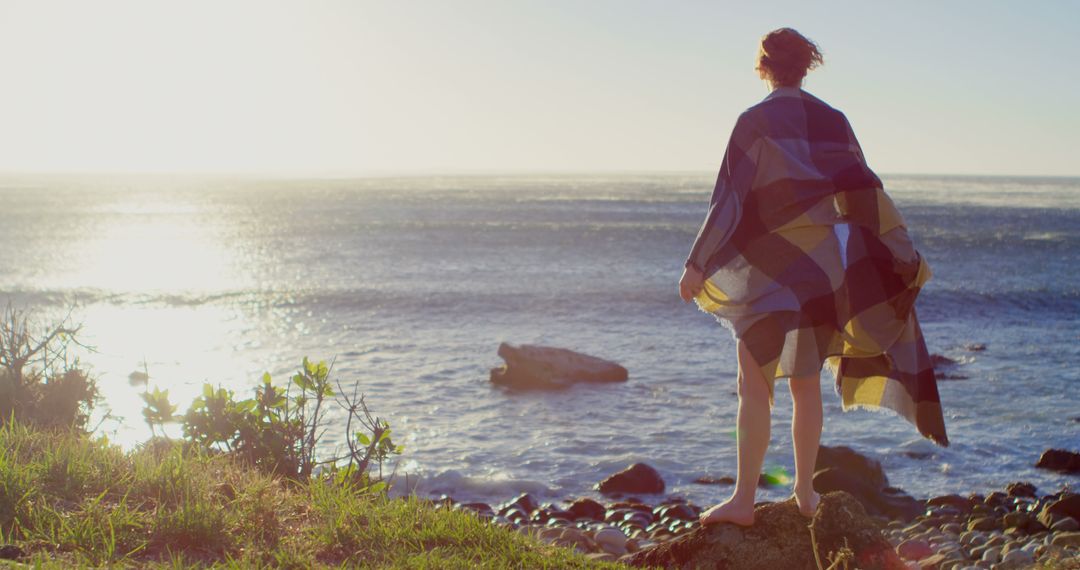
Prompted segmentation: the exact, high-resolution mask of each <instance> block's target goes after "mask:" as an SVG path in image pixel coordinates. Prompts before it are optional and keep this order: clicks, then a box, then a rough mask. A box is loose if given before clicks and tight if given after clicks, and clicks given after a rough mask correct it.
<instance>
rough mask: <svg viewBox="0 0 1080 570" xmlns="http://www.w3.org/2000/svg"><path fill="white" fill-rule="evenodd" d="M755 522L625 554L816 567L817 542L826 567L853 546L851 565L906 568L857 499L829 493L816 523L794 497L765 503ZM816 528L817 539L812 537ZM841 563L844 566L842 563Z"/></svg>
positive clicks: (649, 559) (664, 562) (754, 567)
mask: <svg viewBox="0 0 1080 570" xmlns="http://www.w3.org/2000/svg"><path fill="white" fill-rule="evenodd" d="M754 517H755V519H754V524H753V526H749V527H743V526H739V525H736V524H731V523H721V524H712V525H708V526H706V527H698V528H696V529H694V530H693V531H691V532H689V533H687V534H685V535H683V536H681V537H678V538H673V539H671V540H668V541H665V542H661V543H658V544H656V545H655V546H652V547H649V548H647V549H644V550H641V551H638V552H636V553H634V554H633V555H631V556H630V557H628V558H626V563H627V564H629V565H630V566H636V567H653V566H659V567H662V568H686V569H690V568H739V569H742V570H773V569H776V568H783V569H784V570H816V569H817V568H818V566H817V564H816V563H815V559H814V550H815V548H814V545H815V543H816V547H817V553H818V556H819V557H820V559H821V562H822V564H823V566H825V567H828V566H829V565H830V560H833V559H835V558H836V557H837V556H840V555H841V549H843V548H844V547H845V545H846V546H847V548H849V549H850V555H851V556H852V558H851V559H849V560H848V562H849V564H848V567H851V568H861V569H864V570H893V569H897V570H900V569H903V568H905V565H904V562H903V561H902V560H901V559H900V557H899V556H898V555H897V554H896V551H895V550H894V549H893V547H892V545H891V544H890V543H889V541H888V540H887V539H886V538H885V537H884V536H883V535H882V533H881V529H880V527H879V526H878V524H877V523H876V522H875V521H874V520H873V519H872V518H870V517H869V516H868V515H867V514H866V511H865V510H863V508H862V505H860V504H859V502H858V501H857V500H855V498H854V497H852V496H851V495H849V494H848V493H844V492H833V493H826V494H824V495H822V496H821V503H820V505H819V506H818V510H817V512H816V513H815V514H814V518H813V520H812V521H809V520H807V519H806V518H805V517H804V516H803V515H801V514H800V513H799V508H798V506H797V505H796V504H795V499H794V498H791V499H788V500H786V501H783V502H778V503H762V504H760V505H758V506H757V507H756V508H755V509H754ZM810 526H812V527H813V529H814V539H813V540H812V539H811V536H810V528H809V527H810ZM839 567H844V566H843V565H840V566H839Z"/></svg>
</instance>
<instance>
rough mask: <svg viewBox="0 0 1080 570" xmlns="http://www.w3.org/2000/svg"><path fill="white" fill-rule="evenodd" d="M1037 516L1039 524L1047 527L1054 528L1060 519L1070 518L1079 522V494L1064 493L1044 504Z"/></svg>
mask: <svg viewBox="0 0 1080 570" xmlns="http://www.w3.org/2000/svg"><path fill="white" fill-rule="evenodd" d="M1037 516H1038V520H1039V522H1041V523H1042V524H1044V525H1046V526H1048V527H1051V526H1054V524H1055V523H1056V522H1057V521H1058V520H1059V519H1061V518H1062V517H1072V518H1074V519H1076V520H1078V521H1080V494H1076V493H1064V494H1063V495H1062V496H1061V497H1059V498H1057V499H1055V500H1052V501H1050V502H1048V503H1046V504H1045V505H1044V506H1043V507H1042V509H1040V510H1039V514H1038V515H1037Z"/></svg>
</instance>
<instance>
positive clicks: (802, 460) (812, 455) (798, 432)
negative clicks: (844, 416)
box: [788, 373, 822, 517]
mask: <svg viewBox="0 0 1080 570" xmlns="http://www.w3.org/2000/svg"><path fill="white" fill-rule="evenodd" d="M788 386H789V387H790V388H791V401H792V406H793V410H792V414H791V441H792V446H793V447H794V448H795V501H796V503H797V504H798V505H799V511H800V512H801V513H802V514H803V515H804V516H808V517H812V516H814V511H815V510H817V505H818V501H819V500H820V498H821V497H820V496H819V495H818V494H817V493H816V492H814V464H815V463H816V462H817V453H818V447H819V446H820V444H821V416H822V412H821V373H817V374H813V375H810V376H796V377H793V378H791V379H790V380H789V381H788Z"/></svg>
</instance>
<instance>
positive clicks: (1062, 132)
mask: <svg viewBox="0 0 1080 570" xmlns="http://www.w3.org/2000/svg"><path fill="white" fill-rule="evenodd" d="M1078 23H1080V2H1068V1H1045V2H1022V1H1008V2H1006V1H997V2H988V1H955V2H939V1H933V2H929V1H928V2H913V1H907V2H887V3H886V2H866V1H851V2H806V1H805V0H798V1H784V2H719V1H714V2H687V1H660V0H655V1H637V0H565V1H561V0H535V1H526V0H487V1H481V0H431V1H419V0H409V1H407V2H401V1H390V0H388V1H385V2H365V1H358V0H351V1H341V2H331V1H324V2H307V1H304V2H301V1H296V2H272V1H269V0H259V1H256V2H241V1H233V0H213V1H206V2H203V1H190V0H184V1H179V0H177V1H174V2H159V1H152V0H134V1H131V2H113V1H103V0H96V1H92V2H91V1H84V0H79V1H71V2H52V1H43V0H31V1H27V2H13V1H8V0H0V73H2V74H0V78H2V79H0V171H21V172H26V171H42V170H44V171H202V172H206V171H212V172H221V171H230V172H265V173H305V174H352V173H366V172H394V171H398V172H400V171H405V172H416V173H426V172H433V171H434V172H442V171H475V170H498V171H514V170H531V171H536V170H540V171H566V170H571V171H581V170H709V171H712V170H715V169H716V167H717V166H718V164H719V161H720V157H721V156H722V154H723V150H724V145H725V143H726V141H727V137H728V135H729V133H730V129H731V127H732V124H733V122H734V120H735V118H736V117H737V116H738V114H739V112H740V111H742V110H743V109H745V108H746V107H749V106H750V105H753V104H754V103H756V102H757V101H759V100H760V99H761V98H762V97H764V96H765V95H766V94H767V89H766V87H765V86H764V84H763V83H762V82H761V81H760V80H759V79H758V78H757V75H756V73H755V72H754V70H753V65H754V56H755V53H756V49H757V42H758V40H759V39H760V37H761V36H762V35H763V34H764V33H765V32H767V31H769V30H771V29H774V28H777V27H781V26H791V27H794V28H796V29H798V30H800V31H801V32H803V33H804V34H805V35H807V36H809V37H810V38H812V39H814V40H815V41H817V42H818V43H819V45H820V46H821V48H822V51H823V52H824V54H825V61H826V63H825V66H824V67H823V68H821V69H819V70H818V71H815V72H812V73H811V75H810V76H809V77H808V79H807V82H806V84H805V86H804V87H805V88H806V89H807V90H808V91H810V92H811V93H814V94H815V95H817V96H819V97H821V98H822V99H824V100H826V101H828V102H829V103H831V104H833V105H834V106H836V107H838V108H839V109H841V110H843V111H844V112H845V113H846V114H847V115H848V117H849V119H850V120H851V122H852V125H853V126H854V128H855V131H856V133H857V135H858V136H859V138H860V140H861V142H862V146H863V148H864V150H865V152H866V154H867V158H868V160H869V161H870V165H871V167H873V168H874V169H876V170H878V171H879V172H882V173H957V174H1031V175H1080V158H1078V156H1077V155H1078V150H1080V139H1078V135H1080V74H1078V73H1077V71H1076V70H1077V69H1078V67H1077V66H1078V65H1080V64H1078V62H1080V34H1077V33H1076V26H1077V24H1078Z"/></svg>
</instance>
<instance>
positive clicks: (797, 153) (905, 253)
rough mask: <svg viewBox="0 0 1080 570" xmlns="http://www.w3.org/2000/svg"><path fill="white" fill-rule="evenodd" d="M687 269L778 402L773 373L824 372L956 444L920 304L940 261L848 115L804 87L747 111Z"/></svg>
mask: <svg viewBox="0 0 1080 570" xmlns="http://www.w3.org/2000/svg"><path fill="white" fill-rule="evenodd" d="M838 224H846V228H847V232H846V234H847V235H846V236H845V239H844V241H843V242H841V240H840V239H839V238H838V236H837V233H838V232H835V231H834V226H837V225H838ZM686 264H687V265H688V266H694V267H696V268H698V269H699V270H701V271H702V272H703V273H704V275H705V276H706V277H707V279H706V281H705V284H704V288H703V289H702V291H701V292H700V294H699V295H698V296H697V298H696V299H695V300H696V302H697V304H698V306H699V307H700V308H701V309H702V310H704V311H706V312H709V313H712V314H713V315H715V316H716V317H717V318H718V319H719V320H720V322H721V323H722V324H724V325H725V326H727V327H729V328H731V329H732V331H733V333H734V334H735V336H736V337H738V338H739V339H740V340H742V341H743V342H744V343H745V344H746V346H747V348H748V349H749V351H750V353H751V354H752V355H753V356H754V359H755V360H756V361H757V362H758V363H759V364H760V365H761V368H762V372H763V373H764V375H765V377H766V378H767V379H769V394H770V396H769V403H770V406H771V405H772V404H773V401H774V400H773V388H774V386H773V384H774V382H775V379H776V378H779V377H790V376H802V375H805V374H813V373H815V372H817V371H819V370H821V368H822V365H823V364H824V365H825V367H827V368H828V369H830V370H831V371H832V372H833V374H834V375H835V378H836V384H835V388H836V392H837V394H839V395H840V396H841V398H842V402H843V409H844V410H845V411H847V410H851V409H856V408H863V409H871V410H880V411H884V410H891V411H893V412H895V413H897V414H899V415H900V416H901V417H903V418H905V419H906V420H908V421H909V422H911V423H912V424H913V425H914V426H915V427H916V428H917V429H918V431H919V433H921V434H922V435H923V436H924V437H926V438H928V439H930V440H931V441H933V442H935V443H937V444H938V445H941V446H947V445H948V438H947V437H946V434H945V422H944V419H943V417H942V409H941V401H940V398H939V396H938V390H937V381H936V379H935V376H934V367H933V363H932V362H931V359H930V354H929V352H928V351H927V348H926V342H925V340H924V339H923V335H922V331H921V330H920V328H919V321H918V318H917V316H916V312H915V306H914V305H915V299H916V297H917V296H918V293H919V290H920V288H921V287H922V286H923V285H924V284H925V283H926V281H927V280H928V279H930V276H931V271H930V267H929V265H927V263H926V260H925V259H924V258H923V257H922V256H921V255H920V254H919V252H918V251H916V250H915V248H914V246H913V244H912V242H911V239H910V237H909V236H908V233H907V229H906V227H905V224H904V221H903V218H902V217H901V216H900V212H899V211H898V210H897V209H896V206H895V205H894V204H893V202H892V200H891V199H890V198H889V196H888V195H887V194H886V193H885V191H884V189H883V186H882V183H881V180H880V179H879V178H878V177H877V176H876V175H875V174H874V172H873V171H871V170H870V168H869V167H868V166H867V164H866V160H865V158H864V157H863V153H862V150H861V148H860V146H859V143H858V141H857V140H856V138H855V134H854V132H853V131H852V129H851V125H850V124H849V123H848V120H847V118H846V117H845V116H844V115H843V113H841V112H840V111H838V110H836V109H833V108H832V107H830V106H829V105H827V104H826V103H824V102H823V101H821V100H820V99H818V98H816V97H814V96H813V95H811V94H809V93H807V92H806V91H803V90H801V89H799V88H794V87H781V88H778V89H776V90H774V91H773V92H772V93H771V94H770V95H769V96H768V97H766V98H765V100H763V101H761V102H760V103H758V104H757V105H754V106H753V107H751V108H749V109H747V110H746V111H745V112H743V113H742V114H741V115H740V116H739V119H738V121H737V123H736V125H735V128H734V130H733V132H732V134H731V138H730V140H729V142H728V146H727V150H726V152H725V153H724V159H723V164H722V166H721V169H720V173H719V175H718V177H717V181H716V187H715V189H714V190H713V195H712V199H711V201H710V205H709V212H708V215H707V216H706V219H705V222H704V223H703V224H702V226H701V230H700V231H699V232H698V235H697V238H696V239H695V241H694V245H693V247H692V249H691V251H690V255H689V257H688V258H687V260H686Z"/></svg>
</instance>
